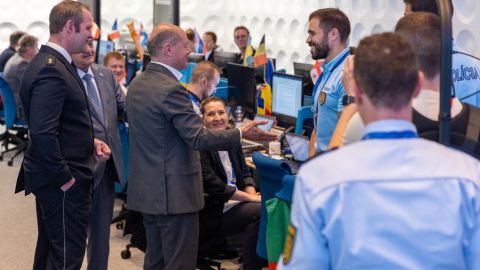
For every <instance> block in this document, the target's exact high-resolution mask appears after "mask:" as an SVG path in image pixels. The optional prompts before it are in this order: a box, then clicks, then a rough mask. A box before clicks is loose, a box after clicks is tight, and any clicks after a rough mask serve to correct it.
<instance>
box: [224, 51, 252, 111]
mask: <svg viewBox="0 0 480 270" xmlns="http://www.w3.org/2000/svg"><path fill="white" fill-rule="evenodd" d="M215 57H216V55H215ZM227 70H228V87H229V89H228V104H229V105H234V106H238V105H240V106H242V107H243V108H244V109H245V111H246V112H247V116H248V117H249V118H252V117H253V116H254V115H255V111H256V109H257V105H256V98H257V95H256V88H255V69H254V68H252V67H246V66H244V65H240V64H235V63H228V65H227Z"/></svg>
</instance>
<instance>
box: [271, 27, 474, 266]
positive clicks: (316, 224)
mask: <svg viewBox="0 0 480 270" xmlns="http://www.w3.org/2000/svg"><path fill="white" fill-rule="evenodd" d="M354 61H355V62H354V66H355V70H354V76H353V78H346V79H348V80H353V83H352V85H353V92H354V93H355V98H356V103H357V106H358V111H359V113H360V116H361V117H362V119H363V121H364V122H365V123H366V124H367V126H366V129H365V131H364V136H363V140H362V141H361V142H358V143H355V144H352V145H349V146H345V147H343V148H341V149H339V150H337V151H335V152H331V153H328V154H325V155H322V156H320V157H318V158H316V159H314V160H312V161H311V162H309V163H307V164H306V165H304V166H303V167H302V168H301V170H300V173H299V175H298V177H297V180H296V183H295V189H294V195H293V203H292V213H291V225H290V227H289V230H288V237H287V241H286V243H285V250H284V254H283V255H282V257H281V258H280V262H279V269H282V270H283V269H296V270H297V269H413V270H414V269H421V270H425V269H472V270H473V269H480V189H479V188H480V163H479V162H478V161H477V160H475V159H474V158H471V157H470V156H467V155H465V154H463V153H461V152H458V151H456V150H452V149H449V148H446V147H444V146H441V145H439V144H437V143H435V142H430V141H426V140H423V139H419V138H418V135H417V131H416V129H415V126H414V125H413V124H412V123H411V120H412V107H411V100H412V98H413V97H415V96H416V95H417V94H418V93H419V91H420V89H421V88H422V84H423V74H422V73H421V72H419V68H418V64H417V62H416V60H415V53H414V51H413V48H412V47H411V45H410V44H409V43H408V41H407V40H406V39H405V38H403V37H402V36H400V35H398V34H393V33H384V34H379V35H373V36H371V37H367V38H365V39H363V40H362V41H361V42H360V44H359V46H358V49H357V51H356V56H355V60H354ZM387 78H388V79H387Z"/></svg>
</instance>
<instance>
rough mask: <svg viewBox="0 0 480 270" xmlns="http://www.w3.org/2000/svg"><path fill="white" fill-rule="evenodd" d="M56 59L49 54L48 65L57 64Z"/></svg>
mask: <svg viewBox="0 0 480 270" xmlns="http://www.w3.org/2000/svg"><path fill="white" fill-rule="evenodd" d="M55 60H56V58H55V57H54V56H51V55H49V56H48V57H47V65H49V66H53V65H55Z"/></svg>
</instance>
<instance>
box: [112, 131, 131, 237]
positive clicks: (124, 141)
mask: <svg viewBox="0 0 480 270" xmlns="http://www.w3.org/2000/svg"><path fill="white" fill-rule="evenodd" d="M118 131H119V133H120V144H121V145H122V158H123V177H124V178H125V184H127V183H128V151H129V144H128V127H127V124H125V123H124V122H119V123H118ZM115 193H116V194H117V198H120V199H121V200H123V201H124V202H126V199H127V196H126V195H125V189H124V188H122V185H120V183H119V182H115ZM127 213H128V210H127V209H126V207H125V203H123V205H122V209H121V210H120V213H119V214H118V216H117V217H115V218H114V219H112V224H113V223H115V226H116V228H117V229H118V230H121V229H123V228H124V221H125V220H126V218H127Z"/></svg>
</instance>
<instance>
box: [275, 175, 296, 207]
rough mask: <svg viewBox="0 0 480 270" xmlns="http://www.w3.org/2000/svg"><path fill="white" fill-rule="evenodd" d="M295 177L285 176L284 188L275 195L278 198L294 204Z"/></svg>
mask: <svg viewBox="0 0 480 270" xmlns="http://www.w3.org/2000/svg"><path fill="white" fill-rule="evenodd" d="M295 178H296V176H295V175H285V176H284V177H283V179H282V187H281V188H280V190H279V191H278V192H277V193H275V196H276V197H277V198H280V199H282V200H284V201H287V202H290V203H291V202H292V196H293V186H294V185H295Z"/></svg>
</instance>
